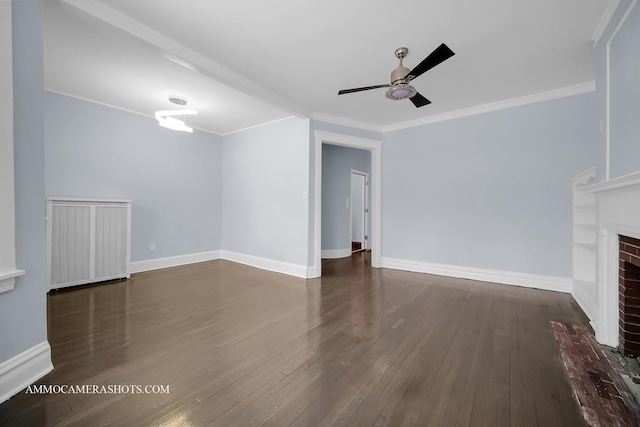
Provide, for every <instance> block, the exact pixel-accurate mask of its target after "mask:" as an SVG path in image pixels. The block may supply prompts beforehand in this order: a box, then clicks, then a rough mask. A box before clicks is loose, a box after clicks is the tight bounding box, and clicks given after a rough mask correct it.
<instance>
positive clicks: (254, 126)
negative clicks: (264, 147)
mask: <svg viewBox="0 0 640 427" xmlns="http://www.w3.org/2000/svg"><path fill="white" fill-rule="evenodd" d="M294 117H296V116H287V117H282V118H281V119H275V120H271V121H269V122H264V123H259V124H257V125H252V126H247V127H245V128H242V129H237V130H232V131H231V132H227V133H223V134H222V136H227V135H233V134H234V133H239V132H244V131H246V130H251V129H255V128H259V127H262V126H266V125H270V124H273V123H277V122H282V121H284V120H289V119H292V118H294Z"/></svg>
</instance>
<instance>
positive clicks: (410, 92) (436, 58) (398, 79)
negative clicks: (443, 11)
mask: <svg viewBox="0 0 640 427" xmlns="http://www.w3.org/2000/svg"><path fill="white" fill-rule="evenodd" d="M408 52H409V49H407V48H406V47H399V48H398V49H396V56H397V57H398V58H399V59H400V65H399V66H398V68H396V69H395V70H393V72H391V83H390V84H385V85H376V86H366V87H358V88H354V89H343V90H341V91H339V92H338V95H344V94H346V93H353V92H362V91H364V90H371V89H379V88H382V87H388V88H389V89H387V94H386V95H387V98H389V99H393V100H399V99H405V98H409V99H410V100H411V102H412V103H413V105H415V106H416V108H420V107H424V106H425V105H427V104H431V101H429V100H428V99H427V98H425V97H424V96H422V95H420V93H418V91H417V90H416V88H414V87H413V86H411V85H410V84H409V83H410V82H411V80H413V79H415V78H416V77H420V76H421V75H422V74H424V73H425V72H427V71H429V70H430V69H432V68H433V67H435V66H436V65H438V64H440V63H441V62H444V61H446V60H447V59H449V58H451V57H452V56H453V55H455V53H453V51H452V50H451V49H449V47H448V46H447V45H446V44H444V43H442V44H441V45H440V46H438V47H437V48H436V49H435V50H434V51H433V52H431V54H429V56H427V57H426V58H425V59H423V60H422V62H421V63H419V64H418V66H417V67H415V68H414V69H413V70H409V69H408V68H407V67H405V66H404V65H402V59H403V58H404V57H405V56H407V53H408Z"/></svg>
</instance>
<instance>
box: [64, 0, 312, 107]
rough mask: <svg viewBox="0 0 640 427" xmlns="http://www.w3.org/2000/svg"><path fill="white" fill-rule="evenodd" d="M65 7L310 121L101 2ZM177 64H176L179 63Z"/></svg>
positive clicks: (72, 0) (77, 0) (73, 0)
mask: <svg viewBox="0 0 640 427" xmlns="http://www.w3.org/2000/svg"><path fill="white" fill-rule="evenodd" d="M63 2H64V3H66V4H68V5H70V6H73V7H75V8H76V9H78V10H81V11H83V12H84V13H86V14H89V15H91V16H93V17H94V18H96V19H99V20H100V21H103V22H106V23H107V24H110V25H112V26H114V27H116V28H118V29H120V30H122V31H124V32H126V33H128V34H130V35H132V36H134V37H137V38H138V39H140V40H141V41H143V42H146V43H147V44H149V45H150V46H152V47H154V48H156V49H160V51H161V52H167V53H169V54H171V55H175V56H176V57H177V59H178V61H180V63H181V64H182V65H183V66H187V68H193V69H198V71H199V72H200V73H201V74H203V75H204V76H207V77H210V78H213V79H215V80H217V81H219V82H220V83H223V84H226V85H227V86H230V87H232V88H234V89H237V90H239V91H241V92H244V93H246V94H249V95H251V96H252V97H254V98H257V99H260V100H262V101H264V102H266V103H268V104H270V105H273V106H276V107H278V108H280V109H282V110H284V111H286V112H288V113H290V114H293V115H295V116H298V117H301V118H305V119H306V118H308V117H309V116H310V115H311V112H310V111H308V110H307V109H306V108H305V107H302V106H301V105H298V104H296V103H295V102H293V101H291V100H290V99H288V98H285V97H283V96H282V95H280V94H277V93H275V92H272V91H270V90H269V89H267V88H265V87H263V86H261V85H259V84H257V83H255V82H254V81H252V80H249V79H247V78H246V77H243V76H241V75H240V74H237V73H235V72H233V71H232V70H230V69H229V68H227V67H225V66H223V65H221V64H219V63H217V62H215V61H213V60H211V59H210V58H208V57H206V56H204V55H202V54H200V53H198V52H196V51H194V50H192V49H190V48H188V47H186V46H185V45H183V44H181V43H178V42H176V41H175V40H173V39H171V38H169V37H167V36H165V35H163V34H161V33H159V32H157V31H156V30H154V29H152V28H150V27H148V26H146V25H144V24H142V23H141V22H139V21H136V20H135V19H132V18H130V17H129V16H126V15H124V14H122V13H120V12H118V11H117V10H115V9H113V8H111V7H110V6H107V5H106V4H105V2H102V1H98V0H63ZM176 62H177V61H176Z"/></svg>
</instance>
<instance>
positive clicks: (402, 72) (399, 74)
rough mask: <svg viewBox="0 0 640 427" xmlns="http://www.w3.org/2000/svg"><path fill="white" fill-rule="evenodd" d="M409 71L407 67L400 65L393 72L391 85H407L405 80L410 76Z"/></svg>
mask: <svg viewBox="0 0 640 427" xmlns="http://www.w3.org/2000/svg"><path fill="white" fill-rule="evenodd" d="M409 71H411V70H409V69H408V68H407V67H405V66H403V65H400V66H399V67H398V68H396V69H395V70H393V71H392V72H391V84H396V83H406V82H405V81H404V78H405V77H406V76H407V74H409Z"/></svg>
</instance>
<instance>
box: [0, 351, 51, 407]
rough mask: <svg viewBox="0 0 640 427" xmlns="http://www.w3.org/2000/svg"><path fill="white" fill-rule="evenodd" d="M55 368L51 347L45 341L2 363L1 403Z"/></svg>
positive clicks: (0, 367) (0, 366) (0, 375)
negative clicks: (52, 361)
mask: <svg viewBox="0 0 640 427" xmlns="http://www.w3.org/2000/svg"><path fill="white" fill-rule="evenodd" d="M52 370H53V364H52V363H51V347H50V346H49V342H47V341H43V342H41V343H40V344H36V345H35V346H33V347H31V348H30V349H28V350H26V351H23V352H22V353H20V354H18V355H16V356H14V357H12V358H11V359H9V360H6V361H4V362H2V363H0V403H2V402H4V401H6V400H8V399H9V398H11V397H12V396H15V395H16V394H17V393H19V392H20V390H22V389H23V388H25V387H28V386H29V385H31V384H33V383H34V382H36V381H38V380H39V379H40V378H42V377H44V376H45V375H47V374H48V373H49V372H51V371H52Z"/></svg>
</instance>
